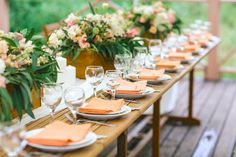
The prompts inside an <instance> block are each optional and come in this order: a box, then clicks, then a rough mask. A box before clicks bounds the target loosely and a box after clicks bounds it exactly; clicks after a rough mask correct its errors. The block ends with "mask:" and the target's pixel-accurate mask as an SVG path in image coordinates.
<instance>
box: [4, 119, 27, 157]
mask: <svg viewBox="0 0 236 157" xmlns="http://www.w3.org/2000/svg"><path fill="white" fill-rule="evenodd" d="M24 134H25V131H24V127H23V126H21V125H20V124H19V123H18V122H17V123H13V122H5V123H1V124H0V139H1V140H0V146H1V147H2V148H3V150H4V151H5V152H6V153H7V156H9V157H16V156H18V155H19V154H20V153H21V152H22V150H23V149H24V148H25V146H26V145H27V142H26V141H25V139H24V138H25V137H24Z"/></svg>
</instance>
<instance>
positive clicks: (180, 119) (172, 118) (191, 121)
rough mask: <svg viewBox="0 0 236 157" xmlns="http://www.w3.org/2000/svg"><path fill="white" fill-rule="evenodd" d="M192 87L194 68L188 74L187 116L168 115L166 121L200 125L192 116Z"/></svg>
mask: <svg viewBox="0 0 236 157" xmlns="http://www.w3.org/2000/svg"><path fill="white" fill-rule="evenodd" d="M193 88H194V69H192V70H191V71H190V74H189V98H188V104H189V106H188V116H187V117H178V116H169V119H168V122H170V123H172V122H181V124H183V125H200V124H201V122H200V120H199V119H197V118H194V117H193Z"/></svg>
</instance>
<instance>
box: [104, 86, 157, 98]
mask: <svg viewBox="0 0 236 157" xmlns="http://www.w3.org/2000/svg"><path fill="white" fill-rule="evenodd" d="M104 92H106V93H108V94H110V92H109V91H108V90H106V89H104ZM154 92H155V90H154V89H153V88H151V87H147V88H146V89H145V90H144V91H142V92H140V93H138V94H116V98H123V99H139V98H143V97H145V96H146V95H149V94H152V93H154Z"/></svg>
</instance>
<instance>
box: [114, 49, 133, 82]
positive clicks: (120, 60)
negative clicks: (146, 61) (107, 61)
mask: <svg viewBox="0 0 236 157" xmlns="http://www.w3.org/2000/svg"><path fill="white" fill-rule="evenodd" d="M131 59H132V55H131V54H117V55H115V58H114V66H115V68H116V70H118V71H119V72H120V74H121V77H122V78H123V77H124V75H125V74H126V72H127V70H128V68H129V66H130V61H131Z"/></svg>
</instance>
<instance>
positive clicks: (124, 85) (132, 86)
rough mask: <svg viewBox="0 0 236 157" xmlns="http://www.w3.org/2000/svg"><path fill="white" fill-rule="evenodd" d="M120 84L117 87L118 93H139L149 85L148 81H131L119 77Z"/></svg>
mask: <svg viewBox="0 0 236 157" xmlns="http://www.w3.org/2000/svg"><path fill="white" fill-rule="evenodd" d="M117 81H118V82H119V83H120V86H119V87H118V88H117V89H116V94H139V93H140V92H142V91H144V90H145V89H146V87H147V81H145V80H143V81H137V82H129V81H126V80H122V79H118V80H117Z"/></svg>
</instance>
